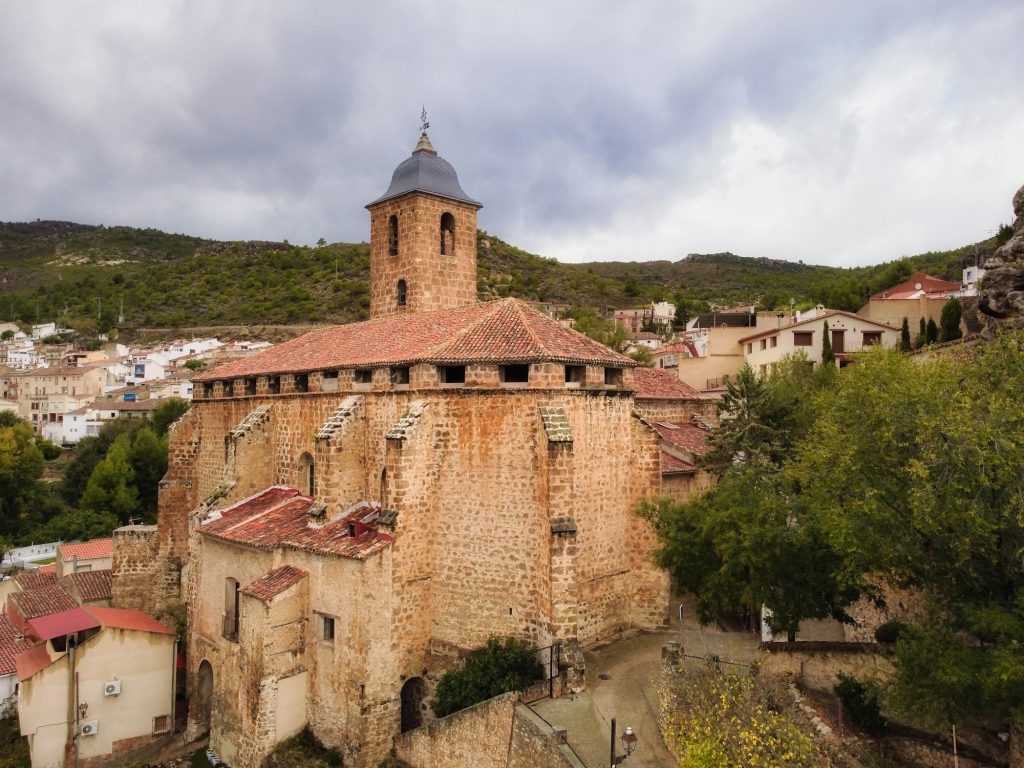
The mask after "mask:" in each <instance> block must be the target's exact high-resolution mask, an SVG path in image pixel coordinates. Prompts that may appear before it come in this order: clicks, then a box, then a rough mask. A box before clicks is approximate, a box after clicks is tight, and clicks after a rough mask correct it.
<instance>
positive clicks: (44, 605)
mask: <svg viewBox="0 0 1024 768" xmlns="http://www.w3.org/2000/svg"><path fill="white" fill-rule="evenodd" d="M7 599H8V600H10V601H11V602H12V603H14V607H15V609H16V610H17V611H18V613H19V614H21V616H22V617H23V618H24V619H25V620H26V621H30V620H31V619H35V618H38V617H39V616H46V615H48V614H51V613H59V612H60V611H68V610H71V609H72V608H77V607H78V603H76V602H75V600H74V598H73V597H71V595H69V594H68V593H67V592H65V591H64V588H63V587H61V586H59V585H57V584H54V585H53V586H49V587H39V588H38V589H31V590H29V591H28V592H12V593H11V594H10V595H8V596H7Z"/></svg>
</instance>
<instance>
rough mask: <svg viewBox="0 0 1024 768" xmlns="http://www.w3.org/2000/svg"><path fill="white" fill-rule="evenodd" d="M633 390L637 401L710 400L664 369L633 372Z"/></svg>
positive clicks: (638, 369) (645, 369) (641, 369)
mask: <svg viewBox="0 0 1024 768" xmlns="http://www.w3.org/2000/svg"><path fill="white" fill-rule="evenodd" d="M633 389H634V391H635V393H636V398H637V399H638V400H710V399H713V398H712V397H711V396H710V395H705V394H704V393H703V392H698V391H697V390H696V389H694V388H693V387H691V386H690V385H689V384H686V383H685V382H682V381H680V380H679V377H678V376H676V375H675V374H674V373H672V372H671V371H666V370H665V369H664V368H637V369H636V370H635V371H633Z"/></svg>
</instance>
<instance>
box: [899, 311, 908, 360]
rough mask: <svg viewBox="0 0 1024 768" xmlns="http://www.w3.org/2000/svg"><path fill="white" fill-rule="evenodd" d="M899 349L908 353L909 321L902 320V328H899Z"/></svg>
mask: <svg viewBox="0 0 1024 768" xmlns="http://www.w3.org/2000/svg"><path fill="white" fill-rule="evenodd" d="M900 349H902V350H903V351H904V352H909V351H910V321H909V320H908V319H907V318H905V317H904V318H903V326H902V327H901V328H900Z"/></svg>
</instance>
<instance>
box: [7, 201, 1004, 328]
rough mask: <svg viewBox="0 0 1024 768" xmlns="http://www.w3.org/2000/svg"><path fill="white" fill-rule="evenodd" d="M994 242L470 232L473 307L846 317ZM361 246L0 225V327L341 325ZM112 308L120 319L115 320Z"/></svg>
mask: <svg viewBox="0 0 1024 768" xmlns="http://www.w3.org/2000/svg"><path fill="white" fill-rule="evenodd" d="M996 243H997V238H992V239H991V240H988V241H985V242H982V243H978V244H976V245H972V246H965V247H963V248H960V249H957V250H954V251H945V252H941V253H927V254H922V255H920V256H914V257H911V258H905V259H901V260H899V261H894V262H889V263H887V264H882V265H878V266H874V267H860V268H854V269H842V268H836V267H824V266H811V265H805V264H799V263H792V262H786V261H778V260H771V259H761V258H745V257H741V256H736V255H734V254H730V253H722V254H707V255H700V254H692V255H690V256H687V257H686V258H684V259H681V260H680V261H676V262H669V261H651V262H628V263H626V262H607V263H592V264H578V265H577V264H562V263H559V262H557V261H555V260H554V259H547V258H543V257H541V256H537V255H535V254H531V253H527V252H525V251H522V250H520V249H518V248H516V247H514V246H512V245H510V244H508V243H505V242H503V241H502V240H500V239H499V238H497V237H495V236H493V235H490V234H487V233H486V232H481V233H480V237H479V259H478V285H479V290H480V296H481V298H493V297H499V296H518V297H521V298H524V299H529V300H536V301H545V302H551V303H556V304H567V305H572V306H576V307H592V308H594V309H597V310H599V311H604V310H606V309H611V308H615V307H627V306H631V305H634V304H638V303H643V302H645V301H649V300H658V299H668V300H677V299H678V298H679V297H683V298H685V300H686V301H687V303H688V305H689V306H690V308H691V310H696V309H700V308H701V307H702V306H704V305H706V304H712V305H717V306H728V305H736V304H749V303H755V302H758V301H760V302H762V303H763V304H764V305H766V306H768V307H774V306H783V305H788V304H789V302H790V299H793V300H794V301H795V302H796V303H797V304H808V303H815V302H819V301H820V302H822V303H825V304H827V305H829V306H832V307H836V308H840V309H856V308H857V307H858V306H859V305H860V304H861V303H862V300H863V298H864V297H865V296H866V295H868V294H869V293H872V292H874V291H877V290H881V289H883V288H885V287H887V286H888V285H891V284H893V283H895V282H898V281H899V280H901V279H903V278H904V277H906V276H907V275H909V274H910V273H911V272H912V271H913V270H915V269H921V270H924V271H927V272H931V273H932V274H935V275H940V276H948V277H954V276H958V275H959V271H960V265H961V264H962V263H966V262H972V263H973V261H974V259H975V258H976V256H975V254H976V252H977V253H980V254H981V255H982V258H984V256H985V255H986V254H987V253H989V252H991V251H992V250H993V249H994V247H995V246H996ZM368 277H369V246H368V245H367V244H366V243H357V244H348V243H334V244H330V245H327V244H325V245H322V246H317V247H305V246H303V247H296V246H292V245H289V244H288V243H272V242H259V241H240V242H218V241H213V240H204V239H202V238H197V237H191V236H188V235H180V234H169V233H165V232H160V231H158V230H155V229H134V228H130V227H104V226H102V225H100V226H91V225H83V224H73V223H70V222H54V221H37V222H30V223H0V284H2V285H3V293H2V296H0V320H5V321H6V320H17V321H20V322H24V323H30V322H41V321H47V320H54V319H57V318H58V317H59V318H60V319H61V321H62V322H64V323H66V324H68V325H70V326H71V327H73V328H77V329H79V330H83V331H92V330H97V329H98V330H106V329H108V328H111V327H114V326H120V327H122V328H127V329H139V328H147V327H167V328H180V327H190V326H210V325H253V324H267V323H272V324H296V323H320V322H330V323H343V322H351V321H353V320H358V319H362V318H365V317H366V314H367V308H368V305H369V296H368V290H367V280H368ZM122 302H123V307H124V319H123V322H120V323H119V322H118V315H119V312H120V310H121V306H122Z"/></svg>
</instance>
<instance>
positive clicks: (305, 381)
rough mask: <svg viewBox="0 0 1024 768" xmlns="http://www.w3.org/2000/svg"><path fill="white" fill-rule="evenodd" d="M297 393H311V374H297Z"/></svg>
mask: <svg viewBox="0 0 1024 768" xmlns="http://www.w3.org/2000/svg"><path fill="white" fill-rule="evenodd" d="M295 391H296V392H309V374H308V373H296V374H295Z"/></svg>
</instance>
